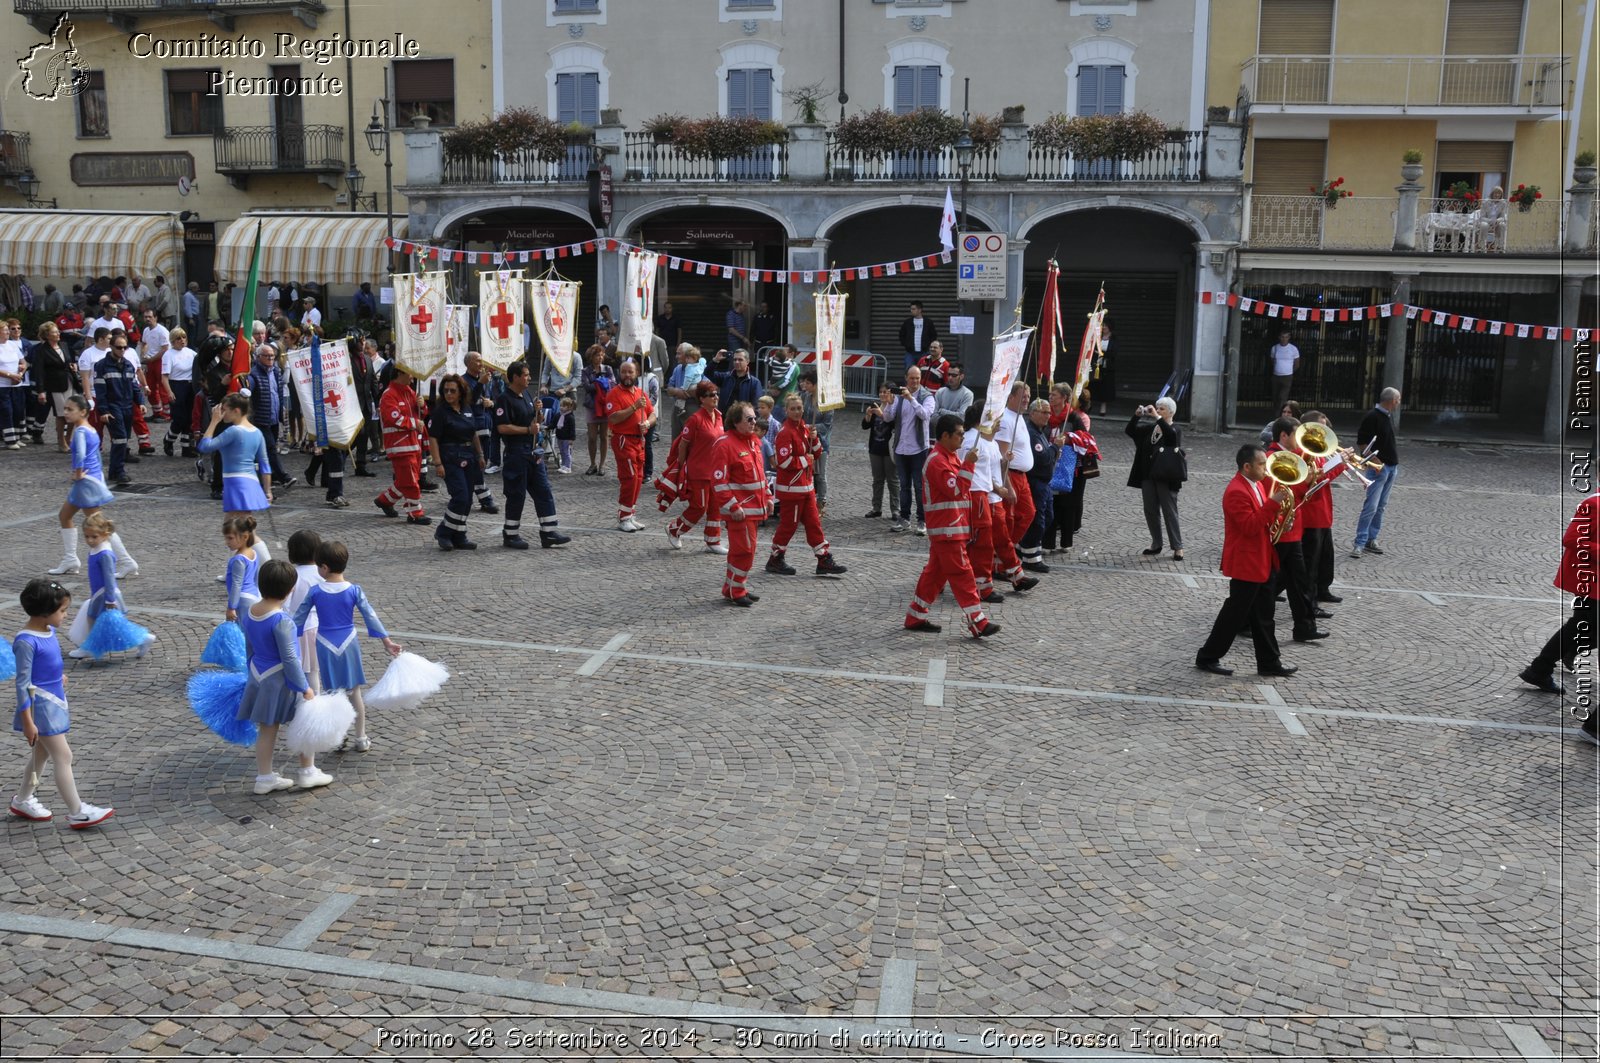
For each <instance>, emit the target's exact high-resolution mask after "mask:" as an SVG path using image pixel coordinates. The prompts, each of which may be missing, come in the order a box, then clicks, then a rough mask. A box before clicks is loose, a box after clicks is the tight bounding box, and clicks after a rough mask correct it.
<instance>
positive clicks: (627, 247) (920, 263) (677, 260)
mask: <svg viewBox="0 0 1600 1063" xmlns="http://www.w3.org/2000/svg"><path fill="white" fill-rule="evenodd" d="M383 244H384V246H385V247H387V248H388V249H389V250H391V251H399V252H400V253H401V254H403V255H418V256H420V257H422V258H423V259H425V260H427V261H430V262H438V263H440V264H447V263H451V262H465V263H477V264H480V265H490V264H497V265H504V264H508V263H518V264H521V263H527V262H539V261H554V260H556V259H562V258H572V257H575V256H579V255H593V254H598V253H600V252H602V251H612V252H622V253H627V254H649V253H652V252H650V251H649V249H648V248H645V247H641V246H639V245H638V244H630V243H628V242H627V241H626V240H614V239H594V240H582V241H579V242H578V243H575V244H561V245H559V246H556V247H539V248H530V249H528V250H522V251H457V250H455V249H454V248H449V247H437V246H435V245H433V244H419V243H416V242H415V241H412V240H399V239H394V238H385V239H384V241H383ZM660 257H661V258H662V259H664V260H665V261H666V267H667V268H668V269H670V270H674V271H682V272H684V273H696V274H699V275H700V276H702V277H707V276H709V277H726V278H728V279H729V280H734V279H738V280H750V281H756V282H759V283H764V284H823V283H829V282H832V283H838V282H839V281H853V280H867V279H868V278H869V277H872V278H876V277H885V276H888V277H897V276H899V275H900V274H902V273H911V272H913V271H916V270H923V269H932V268H934V267H937V266H947V265H949V264H950V263H951V262H953V261H954V260H955V254H954V252H951V251H935V252H933V253H931V254H927V255H917V256H915V257H913V258H902V259H899V260H898V261H895V262H876V263H873V264H871V265H866V266H851V267H849V268H846V269H832V270H817V271H816V272H814V273H813V272H812V271H810V270H805V271H802V270H781V269H777V270H774V269H747V268H746V267H744V266H730V265H726V264H724V263H721V262H703V261H701V260H700V259H696V258H683V257H680V256H677V255H671V256H669V255H661V256H660Z"/></svg>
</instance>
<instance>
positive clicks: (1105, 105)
mask: <svg viewBox="0 0 1600 1063" xmlns="http://www.w3.org/2000/svg"><path fill="white" fill-rule="evenodd" d="M1127 73H1128V72H1127V69H1126V68H1125V67H1120V66H1080V67H1079V68H1078V114H1079V115H1091V114H1121V113H1122V90H1123V86H1124V85H1125V84H1126V83H1127Z"/></svg>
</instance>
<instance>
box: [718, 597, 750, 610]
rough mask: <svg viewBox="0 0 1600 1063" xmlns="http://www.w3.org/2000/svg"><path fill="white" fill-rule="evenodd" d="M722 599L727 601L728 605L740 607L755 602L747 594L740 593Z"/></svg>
mask: <svg viewBox="0 0 1600 1063" xmlns="http://www.w3.org/2000/svg"><path fill="white" fill-rule="evenodd" d="M722 600H723V601H725V602H727V603H728V604H729V605H737V606H738V607H739V608H741V609H748V608H750V607H751V606H752V605H754V604H755V602H754V601H752V600H751V598H750V595H748V594H741V595H740V596H739V597H737V598H724V599H722Z"/></svg>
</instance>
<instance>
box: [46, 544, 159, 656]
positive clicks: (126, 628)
mask: <svg viewBox="0 0 1600 1063" xmlns="http://www.w3.org/2000/svg"><path fill="white" fill-rule="evenodd" d="M116 530H117V529H116V526H115V525H114V524H112V523H111V519H110V518H109V517H107V516H106V515H105V514H104V513H93V514H90V515H89V516H88V517H86V518H84V522H83V541H84V542H85V543H87V544H88V545H89V591H90V594H89V600H88V601H86V602H84V603H83V608H82V609H80V610H78V619H77V620H75V621H73V624H72V630H71V631H70V632H69V637H70V638H71V639H72V641H74V642H76V643H77V644H78V648H77V649H75V650H73V651H72V652H71V653H69V654H67V656H68V657H71V658H73V659H74V660H82V659H83V658H85V657H93V658H95V659H96V660H99V659H100V658H102V657H105V656H106V655H107V654H112V653H124V652H126V651H128V650H135V649H136V650H138V651H139V656H140V657H143V656H144V655H145V653H146V652H148V651H149V649H150V645H151V643H153V642H155V640H156V637H155V636H154V635H152V634H151V633H150V632H148V631H146V630H145V629H144V628H142V627H140V626H139V625H138V624H135V623H134V622H133V621H131V620H129V619H128V614H127V612H126V610H127V604H126V603H125V602H123V600H122V591H121V589H120V588H119V587H118V586H117V566H116V562H115V561H114V560H113V555H112V552H111V543H110V541H109V540H110V538H111V536H112V535H114V534H116Z"/></svg>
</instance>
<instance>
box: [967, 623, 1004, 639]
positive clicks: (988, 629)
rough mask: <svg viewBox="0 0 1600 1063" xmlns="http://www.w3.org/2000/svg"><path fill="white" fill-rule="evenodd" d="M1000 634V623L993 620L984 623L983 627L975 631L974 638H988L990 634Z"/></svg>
mask: <svg viewBox="0 0 1600 1063" xmlns="http://www.w3.org/2000/svg"><path fill="white" fill-rule="evenodd" d="M998 634H1000V625H999V624H996V623H995V622H994V621H992V620H991V621H990V622H989V623H987V624H985V625H983V626H982V627H981V628H979V629H978V630H976V631H974V632H973V633H972V637H973V638H979V639H986V638H988V637H989V636H990V635H998Z"/></svg>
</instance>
